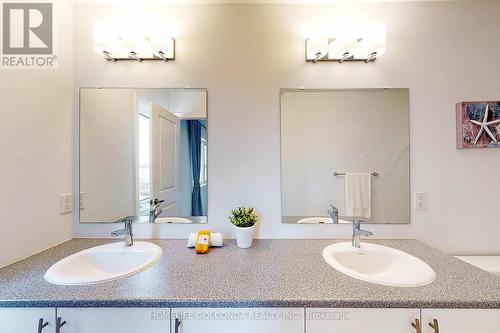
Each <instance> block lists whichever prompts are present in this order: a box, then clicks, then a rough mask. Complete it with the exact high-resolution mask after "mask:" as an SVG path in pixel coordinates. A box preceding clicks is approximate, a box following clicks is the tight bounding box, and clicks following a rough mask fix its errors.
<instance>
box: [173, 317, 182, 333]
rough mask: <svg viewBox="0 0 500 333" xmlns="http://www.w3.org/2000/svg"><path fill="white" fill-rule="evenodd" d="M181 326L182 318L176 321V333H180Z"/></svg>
mask: <svg viewBox="0 0 500 333" xmlns="http://www.w3.org/2000/svg"><path fill="white" fill-rule="evenodd" d="M179 326H181V320H180V318H175V320H174V333H179Z"/></svg>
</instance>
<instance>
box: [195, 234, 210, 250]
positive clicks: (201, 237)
mask: <svg viewBox="0 0 500 333" xmlns="http://www.w3.org/2000/svg"><path fill="white" fill-rule="evenodd" d="M209 246H210V230H200V231H199V232H198V237H197V238H196V246H195V251H196V253H207V252H208V248H209Z"/></svg>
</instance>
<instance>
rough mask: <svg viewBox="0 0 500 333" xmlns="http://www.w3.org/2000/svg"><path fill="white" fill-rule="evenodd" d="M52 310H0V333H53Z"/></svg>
mask: <svg viewBox="0 0 500 333" xmlns="http://www.w3.org/2000/svg"><path fill="white" fill-rule="evenodd" d="M55 320H56V310H55V309H54V308H0V332H2V333H25V332H26V333H54V332H55Z"/></svg>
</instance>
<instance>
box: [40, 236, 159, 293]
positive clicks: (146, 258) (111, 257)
mask: <svg viewBox="0 0 500 333" xmlns="http://www.w3.org/2000/svg"><path fill="white" fill-rule="evenodd" d="M162 253H163V251H162V249H161V248H160V247H159V246H158V245H155V244H151V243H147V242H134V245H133V246H130V247H125V245H124V242H119V243H111V244H106V245H101V246H96V247H92V248H90V249H86V250H83V251H80V252H77V253H75V254H72V255H70V256H69V257H66V258H64V259H61V260H59V261H58V262H56V263H55V264H54V265H52V266H51V267H50V268H49V269H48V270H47V272H46V273H45V276H44V277H45V279H46V280H47V281H49V282H51V283H54V284H62V285H85V284H93V283H99V282H105V281H110V280H114V279H118V278H122V277H125V276H130V275H133V274H136V273H138V272H140V271H143V270H145V269H147V268H148V267H151V266H152V265H153V264H154V263H155V262H157V261H158V259H160V257H161V255H162Z"/></svg>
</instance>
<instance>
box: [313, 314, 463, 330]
mask: <svg viewBox="0 0 500 333" xmlns="http://www.w3.org/2000/svg"><path fill="white" fill-rule="evenodd" d="M417 319H420V309H368V308H367V309H352V308H338V309H331V308H327V309H326V308H325V309H322V308H311V309H307V310H306V332H307V333H337V332H338V333H369V332H384V333H415V332H416V329H415V328H414V327H412V325H411V324H412V323H416V322H415V320H417ZM452 333H455V332H452Z"/></svg>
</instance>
